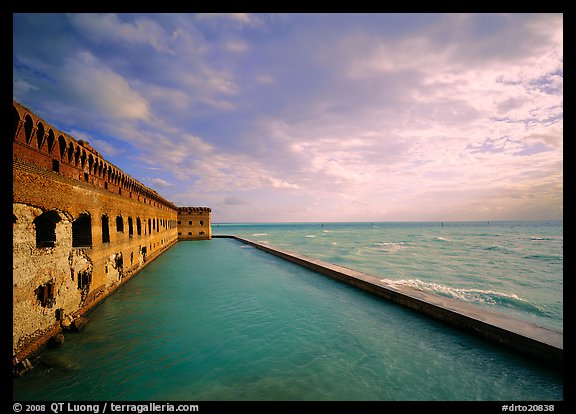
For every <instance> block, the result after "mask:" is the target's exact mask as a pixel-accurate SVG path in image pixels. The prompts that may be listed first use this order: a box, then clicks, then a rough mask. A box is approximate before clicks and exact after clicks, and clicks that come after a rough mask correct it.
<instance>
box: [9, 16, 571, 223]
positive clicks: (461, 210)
mask: <svg viewBox="0 0 576 414" xmlns="http://www.w3.org/2000/svg"><path fill="white" fill-rule="evenodd" d="M13 98H14V99H15V100H17V101H18V102H20V103H22V104H24V105H25V106H27V107H28V108H30V109H31V110H32V111H34V112H35V113H36V114H37V115H39V116H40V117H42V118H44V119H45V120H46V121H47V122H48V123H50V124H51V125H53V126H54V127H56V128H57V129H59V130H61V131H63V132H66V133H68V134H70V135H71V136H73V137H74V138H76V139H79V140H80V139H81V140H84V141H88V142H89V143H90V145H91V146H92V147H94V148H95V149H96V150H98V151H99V152H100V153H101V154H102V156H103V157H104V158H105V159H106V160H107V161H109V162H112V163H113V164H115V165H116V166H118V167H119V168H121V169H122V170H123V171H124V172H125V173H127V174H128V175H130V176H131V177H132V178H134V179H136V180H138V181H140V182H141V183H143V184H144V185H146V186H148V187H150V188H152V189H154V190H156V191H158V192H159V193H160V194H161V195H162V196H163V197H164V198H166V199H168V200H170V201H171V202H173V203H174V204H176V205H179V206H207V207H211V208H212V222H329V221H436V220H437V221H450V220H456V221H460V220H557V219H562V218H563V15H562V14H455V13H451V14H428V13H426V14H413V13H410V14H376V13H372V14H290V13H289V14H247V13H230V14H224V13H213V14H206V13H204V14H87V13H84V14H14V15H13Z"/></svg>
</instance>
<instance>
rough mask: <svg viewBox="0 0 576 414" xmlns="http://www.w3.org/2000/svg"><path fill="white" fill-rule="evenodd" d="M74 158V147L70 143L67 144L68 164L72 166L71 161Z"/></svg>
mask: <svg viewBox="0 0 576 414" xmlns="http://www.w3.org/2000/svg"><path fill="white" fill-rule="evenodd" d="M73 158H74V145H73V144H72V143H69V144H68V162H69V163H70V164H72V159H73Z"/></svg>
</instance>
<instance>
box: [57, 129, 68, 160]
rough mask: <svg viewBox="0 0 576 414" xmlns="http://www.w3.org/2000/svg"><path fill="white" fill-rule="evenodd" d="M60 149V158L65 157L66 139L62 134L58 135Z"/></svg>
mask: <svg viewBox="0 0 576 414" xmlns="http://www.w3.org/2000/svg"><path fill="white" fill-rule="evenodd" d="M58 149H59V150H60V158H64V154H65V152H66V140H65V139H64V137H63V136H62V135H58Z"/></svg>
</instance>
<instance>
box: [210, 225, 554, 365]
mask: <svg viewBox="0 0 576 414" xmlns="http://www.w3.org/2000/svg"><path fill="white" fill-rule="evenodd" d="M213 237H222V238H232V239H235V240H238V241H240V242H242V243H245V244H248V245H251V246H253V247H256V248H258V249H260V250H263V251H265V252H268V253H270V254H273V255H275V256H277V257H280V258H282V259H284V260H288V261H289V262H292V263H295V264H298V265H300V266H303V267H306V268H308V269H310V270H313V271H315V272H317V273H320V274H323V275H325V276H328V277H331V278H333V279H336V280H339V281H341V282H344V283H347V284H349V285H351V286H354V287H356V288H359V289H362V290H364V291H366V292H370V293H372V294H375V295H377V296H379V297H381V298H384V299H386V300H389V301H391V302H394V303H397V304H399V305H402V306H406V307H408V308H410V309H412V310H414V311H417V312H419V313H421V314H424V315H426V316H429V317H431V318H434V319H436V320H439V321H442V322H444V323H447V324H449V325H451V326H453V327H456V328H458V329H460V330H463V331H465V332H468V333H471V334H473V335H475V336H477V337H480V338H483V339H485V340H487V341H489V342H491V343H494V344H497V345H500V346H502V347H505V348H507V349H509V350H512V351H515V352H517V353H519V354H522V355H524V356H526V357H529V358H531V359H534V360H536V361H538V362H541V363H543V364H545V365H547V366H549V367H552V368H555V369H558V368H561V367H562V365H563V359H564V357H563V355H564V345H563V335H562V334H561V333H560V332H557V331H554V330H551V329H547V328H544V327H541V326H538V325H535V324H533V323H530V322H526V321H522V320H519V319H516V318H513V317H511V316H508V315H505V314H502V313H499V312H495V311H492V310H490V309H485V308H481V307H479V306H476V305H472V304H468V303H464V302H460V301H457V300H455V299H450V298H446V297H442V296H439V295H434V294H430V293H426V292H424V291H421V290H419V289H416V288H413V287H409V286H392V285H391V284H389V283H387V282H385V281H383V280H381V279H378V278H376V277H374V276H371V275H369V274H366V273H362V272H358V271H356V270H352V269H349V268H346V267H344V266H339V265H335V264H332V263H328V262H324V261H322V260H317V259H313V258H310V257H307V256H305V255H302V254H299V253H296V252H294V251H291V250H286V249H281V248H278V247H272V246H269V245H265V244H262V243H259V242H255V241H253V240H249V239H246V238H243V237H239V236H231V235H214V236H213Z"/></svg>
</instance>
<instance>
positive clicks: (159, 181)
mask: <svg viewBox="0 0 576 414" xmlns="http://www.w3.org/2000/svg"><path fill="white" fill-rule="evenodd" d="M146 181H148V182H150V183H152V185H153V186H155V187H159V188H166V187H173V186H174V184H172V183H170V182H168V181H166V180H163V179H162V178H158V177H154V178H147V180H146Z"/></svg>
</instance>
